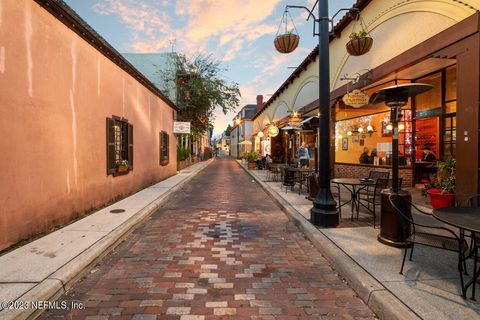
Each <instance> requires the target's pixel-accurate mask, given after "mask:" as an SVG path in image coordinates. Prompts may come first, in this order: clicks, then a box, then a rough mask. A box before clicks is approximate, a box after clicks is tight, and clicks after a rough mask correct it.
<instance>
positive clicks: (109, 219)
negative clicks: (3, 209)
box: [0, 160, 211, 320]
mask: <svg viewBox="0 0 480 320" xmlns="http://www.w3.org/2000/svg"><path fill="white" fill-rule="evenodd" d="M210 163H211V160H210V161H205V162H200V163H197V164H195V165H192V166H190V167H188V168H185V169H183V170H181V171H180V172H179V173H178V174H177V175H175V176H172V177H170V178H168V179H166V180H163V181H161V182H159V183H157V184H155V185H153V186H151V187H148V188H146V189H143V190H141V191H139V192H137V193H135V194H134V195H132V196H129V197H127V198H125V199H123V200H121V201H119V202H117V203H114V204H112V205H110V206H108V207H106V208H103V209H101V210H99V211H97V212H95V213H93V214H91V215H89V216H87V217H85V218H84V219H81V220H79V221H77V222H75V223H72V224H70V225H68V226H66V227H64V228H62V229H59V230H57V231H55V232H52V233H50V234H48V235H46V236H44V237H42V238H40V239H37V240H35V241H33V242H30V243H28V244H26V245H24V246H22V247H20V248H18V249H15V250H14V251H11V252H9V253H7V254H5V255H3V256H0V266H1V268H0V302H9V301H15V302H16V303H17V305H15V307H16V308H12V309H8V310H7V309H4V310H2V311H0V319H2V320H7V319H26V318H28V317H34V316H35V314H36V313H39V311H40V310H38V307H37V310H35V308H31V302H38V301H47V300H49V301H54V300H55V299H56V298H58V297H59V296H61V295H62V294H63V293H65V292H66V290H67V289H68V288H69V287H70V286H71V285H72V284H73V283H75V282H76V281H77V280H78V279H80V278H81V277H82V276H83V275H84V274H85V273H86V272H88V271H89V270H90V268H91V267H92V266H94V265H95V263H96V262H97V261H99V260H100V259H101V258H102V257H104V256H105V255H106V254H108V253H109V252H110V251H111V250H113V249H114V248H115V247H116V245H117V244H119V243H120V242H121V241H122V240H123V239H124V238H125V237H126V236H127V235H128V234H129V233H130V232H131V231H132V230H133V229H134V228H135V227H137V226H138V225H139V224H140V223H141V222H143V221H144V220H145V219H147V218H148V217H149V216H150V215H151V214H152V213H153V212H155V211H156V210H157V209H158V208H159V207H161V206H163V204H164V203H165V201H166V200H167V199H168V197H169V196H170V195H171V194H172V193H174V192H175V191H177V190H179V189H180V188H181V187H182V186H183V185H184V184H185V183H187V182H188V181H189V180H190V179H192V178H193V177H194V176H195V175H196V174H197V173H198V172H200V171H201V170H203V169H204V168H205V167H206V166H208V165H209V164H210ZM112 210H116V211H117V212H112ZM23 302H24V303H23ZM27 304H28V305H27ZM11 307H12V306H11Z"/></svg>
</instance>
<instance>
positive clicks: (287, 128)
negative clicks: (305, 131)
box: [281, 126, 302, 131]
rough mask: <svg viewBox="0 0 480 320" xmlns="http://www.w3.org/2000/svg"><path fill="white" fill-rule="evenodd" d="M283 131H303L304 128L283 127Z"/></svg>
mask: <svg viewBox="0 0 480 320" xmlns="http://www.w3.org/2000/svg"><path fill="white" fill-rule="evenodd" d="M281 129H282V130H298V131H299V130H302V128H300V127H294V126H286V127H283V128H281Z"/></svg>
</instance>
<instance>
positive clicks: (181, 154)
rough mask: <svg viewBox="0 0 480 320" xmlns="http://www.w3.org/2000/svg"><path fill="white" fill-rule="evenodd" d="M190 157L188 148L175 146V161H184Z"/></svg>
mask: <svg viewBox="0 0 480 320" xmlns="http://www.w3.org/2000/svg"><path fill="white" fill-rule="evenodd" d="M189 155H190V148H185V147H181V146H177V161H184V160H186V159H187V158H188V156H189Z"/></svg>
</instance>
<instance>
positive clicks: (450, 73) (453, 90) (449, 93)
mask: <svg viewBox="0 0 480 320" xmlns="http://www.w3.org/2000/svg"><path fill="white" fill-rule="evenodd" d="M445 82H446V86H445V101H447V102H448V101H452V100H457V66H456V65H454V66H451V67H448V68H447V69H445Z"/></svg>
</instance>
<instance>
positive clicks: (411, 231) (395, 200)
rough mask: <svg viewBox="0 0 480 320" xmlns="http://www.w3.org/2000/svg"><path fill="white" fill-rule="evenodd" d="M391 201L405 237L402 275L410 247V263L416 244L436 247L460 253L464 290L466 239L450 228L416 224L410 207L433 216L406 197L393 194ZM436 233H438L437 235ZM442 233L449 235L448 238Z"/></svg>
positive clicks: (460, 268) (459, 265) (459, 259)
mask: <svg viewBox="0 0 480 320" xmlns="http://www.w3.org/2000/svg"><path fill="white" fill-rule="evenodd" d="M389 201H390V204H391V206H392V208H393V209H394V210H395V212H396V213H397V215H398V216H399V218H400V222H401V225H402V230H403V233H404V237H405V251H404V254H403V261H402V267H401V268H400V274H403V267H404V266H405V258H406V257H407V250H408V247H410V246H411V249H410V250H411V251H410V259H409V260H410V261H412V255H413V249H414V246H415V244H419V245H424V246H428V247H434V248H438V249H442V250H447V251H453V252H456V253H458V264H457V268H458V271H459V274H460V282H461V285H462V289H463V288H464V282H463V269H465V270H466V263H465V252H466V251H467V249H468V244H467V242H466V241H465V240H464V239H463V240H462V239H460V237H459V236H458V235H457V234H456V233H455V232H454V231H453V230H451V229H449V228H446V227H440V226H434V225H427V224H423V223H418V222H415V219H414V217H413V215H412V213H411V212H410V210H406V208H407V209H408V208H409V207H413V208H414V209H415V210H416V211H418V212H419V213H421V214H424V215H427V216H431V214H429V213H427V212H424V211H422V210H420V209H419V208H417V207H416V206H415V205H414V204H413V203H412V202H411V201H409V200H408V199H406V198H405V197H398V196H396V195H395V194H392V195H390V196H389ZM435 231H436V232H438V233H435ZM440 233H443V234H448V236H446V235H443V234H440Z"/></svg>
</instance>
